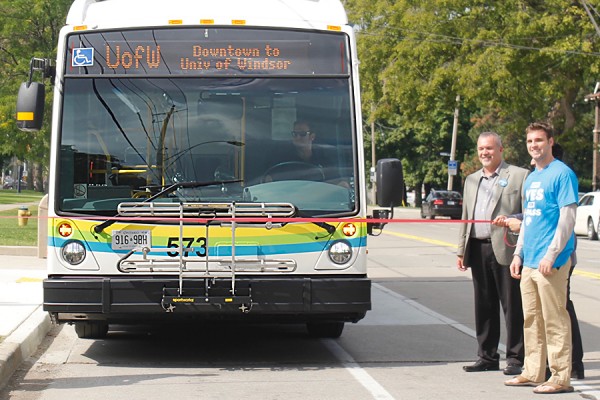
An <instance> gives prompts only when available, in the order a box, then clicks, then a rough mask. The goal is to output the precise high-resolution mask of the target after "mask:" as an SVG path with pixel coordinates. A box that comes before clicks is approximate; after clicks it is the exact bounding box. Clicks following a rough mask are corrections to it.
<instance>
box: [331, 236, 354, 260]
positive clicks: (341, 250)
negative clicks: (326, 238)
mask: <svg viewBox="0 0 600 400" xmlns="http://www.w3.org/2000/svg"><path fill="white" fill-rule="evenodd" d="M351 258H352V246H351V245H350V242H348V241H347V240H338V241H336V242H333V243H332V244H331V247H329V259H330V260H331V261H333V262H334V263H336V264H345V263H347V262H348V261H350V259H351Z"/></svg>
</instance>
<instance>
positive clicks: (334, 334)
mask: <svg viewBox="0 0 600 400" xmlns="http://www.w3.org/2000/svg"><path fill="white" fill-rule="evenodd" d="M306 329H307V330H308V334H309V335H310V336H312V337H316V338H332V339H336V338H339V337H340V336H341V335H342V331H343V330H344V323H343V322H307V323H306Z"/></svg>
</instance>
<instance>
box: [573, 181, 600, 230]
mask: <svg viewBox="0 0 600 400" xmlns="http://www.w3.org/2000/svg"><path fill="white" fill-rule="evenodd" d="M599 220H600V191H596V192H589V193H586V194H584V195H583V197H582V198H581V200H579V207H577V219H576V220H575V234H576V235H585V236H587V238H588V239H590V240H597V239H598V230H600V221H599Z"/></svg>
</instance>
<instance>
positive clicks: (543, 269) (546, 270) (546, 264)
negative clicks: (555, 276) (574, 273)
mask: <svg viewBox="0 0 600 400" xmlns="http://www.w3.org/2000/svg"><path fill="white" fill-rule="evenodd" d="M553 265H554V263H553V262H551V261H548V260H546V259H545V258H542V261H540V264H539V265H538V270H539V271H540V273H541V274H542V275H544V276H550V275H552V273H553V272H554V269H553V268H552V266H553Z"/></svg>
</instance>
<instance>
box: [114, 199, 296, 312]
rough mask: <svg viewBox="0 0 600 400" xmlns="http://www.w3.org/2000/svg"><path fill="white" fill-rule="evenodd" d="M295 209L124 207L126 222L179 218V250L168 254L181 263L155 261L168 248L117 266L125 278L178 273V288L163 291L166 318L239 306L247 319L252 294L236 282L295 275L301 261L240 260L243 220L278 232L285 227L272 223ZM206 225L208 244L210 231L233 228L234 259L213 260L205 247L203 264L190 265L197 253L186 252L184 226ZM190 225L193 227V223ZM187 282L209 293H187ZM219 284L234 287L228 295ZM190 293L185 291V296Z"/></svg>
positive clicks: (139, 253) (145, 250)
mask: <svg viewBox="0 0 600 400" xmlns="http://www.w3.org/2000/svg"><path fill="white" fill-rule="evenodd" d="M295 212H296V209H295V207H294V206H293V205H292V204H290V203H235V202H232V203H179V204H174V203H158V202H157V203H136V202H126V203H121V204H119V207H118V214H119V216H123V217H158V218H163V217H178V218H179V246H178V247H176V248H175V247H174V248H169V251H172V252H177V253H178V257H177V258H176V259H174V258H172V257H170V258H160V257H150V256H149V254H150V253H151V252H152V251H153V250H154V251H156V252H164V251H165V249H164V248H160V249H159V248H156V249H153V248H152V247H141V248H135V249H133V250H130V251H129V252H128V253H127V254H125V255H124V256H123V257H122V258H121V259H120V260H119V261H118V263H117V269H118V270H119V271H120V272H122V273H173V272H177V274H178V276H179V286H178V287H177V288H167V287H164V288H163V297H162V300H161V305H162V307H163V309H164V310H165V311H166V312H173V311H174V310H175V309H176V307H177V305H193V306H201V305H210V306H216V307H219V308H220V307H222V306H223V305H239V309H240V311H242V312H244V313H247V312H249V311H250V310H251V309H252V288H251V287H250V286H249V285H248V287H244V288H239V287H236V276H237V275H238V274H245V273H266V272H269V273H291V272H294V271H295V270H296V268H297V265H296V261H295V260H293V259H284V258H267V257H262V258H259V257H258V256H257V257H255V258H252V257H239V256H237V255H236V229H237V227H238V224H239V222H238V221H240V220H242V221H243V218H244V217H246V218H266V219H267V221H266V222H243V224H244V226H256V227H259V226H260V227H264V228H265V229H273V228H277V227H281V226H283V224H282V223H279V222H273V221H269V219H273V218H289V217H292V216H294V214H295ZM193 218H196V219H201V220H202V223H204V226H205V232H206V233H205V238H206V241H207V243H208V241H209V227H210V226H211V225H216V224H219V225H221V226H230V227H231V257H213V256H211V255H210V251H209V248H210V247H209V246H207V247H206V254H205V257H204V260H194V261H192V260H190V259H188V258H187V257H186V254H188V253H191V252H194V251H196V249H195V248H193V247H184V245H183V228H184V221H186V220H187V221H192V220H191V219H193ZM188 223H189V222H188ZM184 278H203V279H204V288H201V289H200V288H184ZM219 279H231V286H230V288H228V289H227V290H224V287H223V285H219V284H218V280H219ZM184 289H185V290H184Z"/></svg>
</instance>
